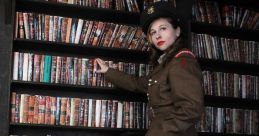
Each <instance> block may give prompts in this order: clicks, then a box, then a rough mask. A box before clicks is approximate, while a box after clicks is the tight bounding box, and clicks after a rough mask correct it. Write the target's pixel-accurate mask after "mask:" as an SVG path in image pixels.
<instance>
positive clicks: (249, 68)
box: [198, 58, 259, 76]
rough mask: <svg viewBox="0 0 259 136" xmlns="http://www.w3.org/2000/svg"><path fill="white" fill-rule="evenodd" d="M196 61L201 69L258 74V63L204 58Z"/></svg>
mask: <svg viewBox="0 0 259 136" xmlns="http://www.w3.org/2000/svg"><path fill="white" fill-rule="evenodd" d="M198 61H199V64H200V65H201V68H202V70H210V71H221V72H228V73H238V74H247V75H254V76H256V75H257V76H258V75H259V71H258V69H259V64H247V63H242V62H231V61H223V60H213V59H204V58H199V59H198Z"/></svg>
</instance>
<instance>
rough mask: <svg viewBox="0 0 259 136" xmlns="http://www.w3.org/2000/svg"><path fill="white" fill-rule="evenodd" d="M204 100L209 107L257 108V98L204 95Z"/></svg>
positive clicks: (258, 104) (258, 101) (258, 102)
mask: <svg viewBox="0 0 259 136" xmlns="http://www.w3.org/2000/svg"><path fill="white" fill-rule="evenodd" d="M204 101H205V106H210V107H220V108H236V109H249V110H259V100H253V99H242V98H234V97H225V96H211V95H206V96H205V97H204Z"/></svg>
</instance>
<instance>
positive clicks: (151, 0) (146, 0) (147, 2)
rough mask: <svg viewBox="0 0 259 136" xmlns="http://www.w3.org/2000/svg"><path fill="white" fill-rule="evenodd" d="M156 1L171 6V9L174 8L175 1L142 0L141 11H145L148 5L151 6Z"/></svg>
mask: <svg viewBox="0 0 259 136" xmlns="http://www.w3.org/2000/svg"><path fill="white" fill-rule="evenodd" d="M158 1H165V2H168V3H169V4H171V5H172V6H173V7H175V6H176V1H175V0H143V9H146V8H147V7H148V6H149V5H151V4H152V3H154V2H158Z"/></svg>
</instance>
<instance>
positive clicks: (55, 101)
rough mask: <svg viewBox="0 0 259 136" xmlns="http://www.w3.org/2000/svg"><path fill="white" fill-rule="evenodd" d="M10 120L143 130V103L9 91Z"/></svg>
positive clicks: (145, 109) (146, 121) (144, 122)
mask: <svg viewBox="0 0 259 136" xmlns="http://www.w3.org/2000/svg"><path fill="white" fill-rule="evenodd" d="M11 105H12V106H11V118H10V119H11V122H12V123H28V124H46V125H66V126H84V127H107V128H139V129H146V128H147V127H148V124H149V120H148V110H147V109H148V108H147V104H146V103H143V102H131V101H118V100H100V99H91V98H89V99H82V98H69V97H54V96H43V95H29V94H19V93H16V92H12V99H11Z"/></svg>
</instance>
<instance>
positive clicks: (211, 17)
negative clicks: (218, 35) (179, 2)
mask: <svg viewBox="0 0 259 136" xmlns="http://www.w3.org/2000/svg"><path fill="white" fill-rule="evenodd" d="M192 18H193V20H194V21H196V22H206V23H213V24H222V25H224V26H231V27H236V28H245V29H252V30H258V29H259V21H258V19H259V12H256V11H252V10H248V9H245V8H243V7H237V6H233V5H224V6H223V7H220V8H219V6H218V2H216V1H207V0H196V2H195V4H194V5H193V8H192Z"/></svg>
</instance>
